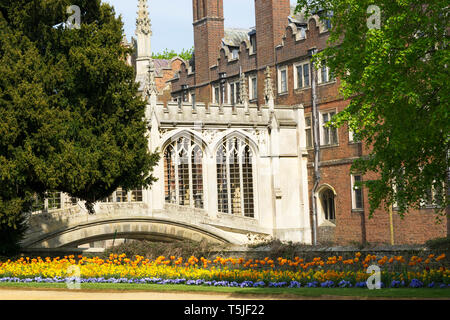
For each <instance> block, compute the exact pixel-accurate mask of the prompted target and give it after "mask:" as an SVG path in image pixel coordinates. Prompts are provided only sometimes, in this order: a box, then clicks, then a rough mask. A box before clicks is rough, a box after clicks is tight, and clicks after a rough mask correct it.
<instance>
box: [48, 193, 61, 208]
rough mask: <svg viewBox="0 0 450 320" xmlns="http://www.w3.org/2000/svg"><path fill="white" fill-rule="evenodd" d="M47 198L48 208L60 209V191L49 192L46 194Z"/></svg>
mask: <svg viewBox="0 0 450 320" xmlns="http://www.w3.org/2000/svg"><path fill="white" fill-rule="evenodd" d="M47 199H48V209H49V210H52V209H61V193H60V192H49V193H48V194H47Z"/></svg>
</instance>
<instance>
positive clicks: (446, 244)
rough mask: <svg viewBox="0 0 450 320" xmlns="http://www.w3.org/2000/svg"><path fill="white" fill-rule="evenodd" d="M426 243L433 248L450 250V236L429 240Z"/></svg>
mask: <svg viewBox="0 0 450 320" xmlns="http://www.w3.org/2000/svg"><path fill="white" fill-rule="evenodd" d="M425 245H426V246H427V248H429V249H431V250H442V251H446V252H449V251H450V237H446V238H436V239H432V240H428V241H427V242H426V243H425Z"/></svg>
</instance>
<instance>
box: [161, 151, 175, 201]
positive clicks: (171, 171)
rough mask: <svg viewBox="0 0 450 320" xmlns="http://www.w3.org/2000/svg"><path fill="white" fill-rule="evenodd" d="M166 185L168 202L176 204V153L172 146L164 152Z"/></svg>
mask: <svg viewBox="0 0 450 320" xmlns="http://www.w3.org/2000/svg"><path fill="white" fill-rule="evenodd" d="M164 185H165V190H164V191H165V198H166V202H169V203H176V202H177V197H176V185H175V153H174V150H173V147H172V146H168V147H167V149H166V151H165V152H164Z"/></svg>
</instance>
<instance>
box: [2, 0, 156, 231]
mask: <svg viewBox="0 0 450 320" xmlns="http://www.w3.org/2000/svg"><path fill="white" fill-rule="evenodd" d="M70 5H78V6H79V7H80V8H81V28H80V29H79V30H77V29H73V30H70V29H64V28H63V27H53V26H55V25H57V24H60V23H61V22H64V21H67V19H68V17H69V14H67V13H66V8H67V7H68V6H70ZM122 28H123V24H122V22H121V20H120V18H115V13H114V10H113V8H112V7H110V6H109V5H107V4H101V3H100V0H76V1H75V0H70V1H69V0H17V1H16V0H15V1H11V0H9V1H8V0H4V1H1V2H0V74H1V77H0V118H1V119H2V121H1V122H0V185H1V188H0V225H7V226H9V227H13V228H14V226H15V221H16V219H17V216H18V215H19V213H20V212H24V211H29V209H30V205H31V200H32V197H33V195H35V194H40V195H42V194H43V193H44V192H46V191H48V190H58V191H61V192H65V193H67V194H69V195H70V196H72V197H76V198H80V199H83V200H86V201H87V206H88V207H91V205H92V203H93V202H96V201H98V200H100V199H102V198H105V197H106V196H109V195H110V194H111V193H112V192H113V191H114V190H115V189H116V188H117V187H119V186H122V187H123V188H124V189H128V190H129V189H132V188H135V187H139V186H143V187H147V186H149V185H150V184H151V183H152V182H153V181H154V180H155V179H154V177H153V176H152V175H151V171H152V168H153V166H154V165H155V164H156V163H157V161H158V159H159V155H158V154H151V153H149V152H148V148H147V146H148V140H147V137H146V132H147V127H146V122H145V120H144V116H145V107H146V103H145V102H144V101H143V100H142V98H141V97H140V96H139V95H138V86H137V84H136V83H135V81H134V70H133V68H132V67H130V66H128V65H126V63H125V58H126V56H127V55H128V54H131V53H132V52H131V49H127V48H124V47H123V46H122V45H121V40H122Z"/></svg>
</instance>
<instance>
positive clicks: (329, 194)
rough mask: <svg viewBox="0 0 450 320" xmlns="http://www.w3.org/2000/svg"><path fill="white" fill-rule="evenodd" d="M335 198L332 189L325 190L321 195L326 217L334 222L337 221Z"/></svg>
mask: <svg viewBox="0 0 450 320" xmlns="http://www.w3.org/2000/svg"><path fill="white" fill-rule="evenodd" d="M334 198H335V195H334V193H333V191H332V190H330V189H327V190H325V191H323V192H322V195H321V197H320V200H321V202H322V209H323V214H324V217H325V219H326V220H328V221H331V222H333V223H335V222H336V214H335V203H334Z"/></svg>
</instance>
